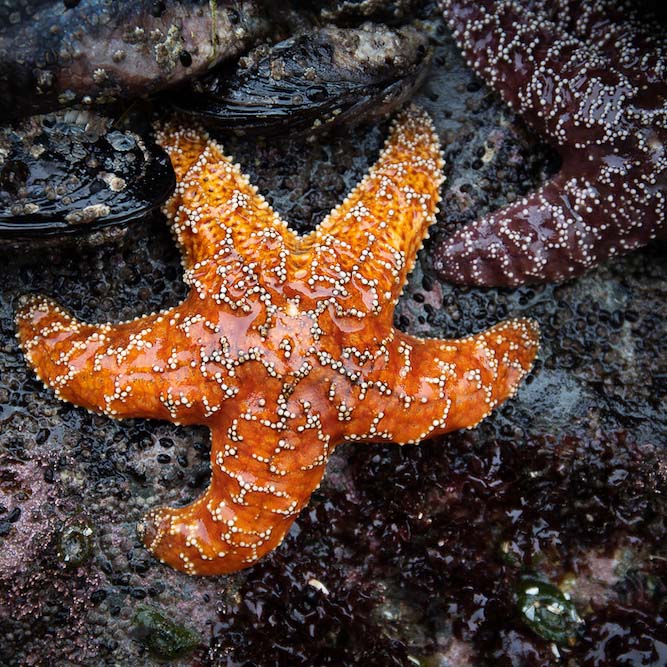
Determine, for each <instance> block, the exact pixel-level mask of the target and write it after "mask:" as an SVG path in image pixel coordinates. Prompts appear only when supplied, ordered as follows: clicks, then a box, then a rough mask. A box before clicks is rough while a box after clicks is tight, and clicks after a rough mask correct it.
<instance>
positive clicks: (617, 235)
mask: <svg viewBox="0 0 667 667" xmlns="http://www.w3.org/2000/svg"><path fill="white" fill-rule="evenodd" d="M594 166H595V168H594V169H592V170H591V169H590V168H589V169H582V167H581V165H580V164H578V163H577V162H576V161H575V158H573V160H572V162H568V163H566V164H564V166H563V168H562V169H561V171H560V172H559V173H558V175H557V176H556V177H554V178H553V179H551V180H550V181H548V182H547V183H546V184H545V185H544V186H543V187H541V188H540V189H538V190H536V191H535V192H533V193H532V194H531V195H529V196H527V197H525V198H523V199H521V200H519V201H517V202H516V203H514V204H512V205H510V206H507V207H505V208H502V209H500V210H498V211H495V212H493V213H491V214H489V215H487V216H484V217H482V218H480V219H479V220H477V221H476V222H474V223H472V224H469V225H466V226H465V227H463V228H462V229H460V230H458V231H457V232H455V233H454V234H453V235H452V236H451V237H449V238H448V239H447V240H446V242H445V243H444V244H442V245H441V246H439V247H438V248H436V250H435V252H434V259H433V262H434V266H435V268H436V270H437V271H438V272H439V273H440V274H441V275H442V276H443V277H444V278H445V279H446V280H449V281H451V282H455V283H460V284H467V285H470V284H474V285H485V286H489V285H495V286H515V285H521V284H526V283H528V284H529V283H539V282H544V281H549V282H560V281H563V280H567V279H569V278H574V277H576V276H579V275H581V274H583V273H585V272H586V271H587V270H588V269H590V268H591V266H593V265H594V264H597V263H600V262H603V261H605V260H606V259H607V258H609V257H613V256H615V255H617V254H621V253H625V252H629V251H630V250H634V249H635V248H638V247H640V246H642V245H645V244H646V243H648V242H649V241H650V240H652V239H655V238H656V237H657V236H659V235H660V233H661V231H662V232H663V233H664V230H665V224H664V217H663V214H662V213H661V211H663V210H665V203H666V198H665V195H661V194H660V193H659V191H657V190H656V189H655V186H654V184H651V182H650V181H648V182H643V180H642V178H641V177H640V176H636V172H637V171H638V168H637V167H635V166H634V165H632V164H629V163H628V161H627V160H624V159H622V158H619V159H618V160H617V161H616V163H615V164H611V165H610V164H604V163H603V164H595V165H594ZM640 169H641V167H640ZM664 178H665V180H666V182H667V161H666V162H665V174H664Z"/></svg>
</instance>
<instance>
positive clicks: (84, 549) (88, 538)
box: [57, 522, 93, 568]
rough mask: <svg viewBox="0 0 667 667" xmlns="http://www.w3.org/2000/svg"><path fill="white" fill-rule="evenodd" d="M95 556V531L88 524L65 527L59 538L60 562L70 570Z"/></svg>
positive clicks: (58, 554) (74, 524)
mask: <svg viewBox="0 0 667 667" xmlns="http://www.w3.org/2000/svg"><path fill="white" fill-rule="evenodd" d="M92 555H93V529H92V527H91V526H89V525H88V524H87V523H85V522H83V523H79V522H77V523H71V524H69V525H66V526H64V527H63V528H62V529H61V531H60V532H59V533H58V537H57V556H58V560H60V561H61V562H62V563H64V564H65V565H66V566H67V567H68V568H75V567H79V566H80V565H83V564H84V563H85V562H87V561H88V560H89V559H90V557H91V556H92Z"/></svg>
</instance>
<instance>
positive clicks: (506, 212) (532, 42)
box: [434, 0, 667, 286]
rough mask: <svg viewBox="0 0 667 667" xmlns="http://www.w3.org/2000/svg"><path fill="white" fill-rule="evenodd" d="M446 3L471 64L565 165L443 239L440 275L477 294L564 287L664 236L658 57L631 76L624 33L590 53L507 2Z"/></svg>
mask: <svg viewBox="0 0 667 667" xmlns="http://www.w3.org/2000/svg"><path fill="white" fill-rule="evenodd" d="M442 4H443V7H444V9H445V15H446V16H447V18H448V19H449V22H450V25H451V26H452V28H453V29H454V35H455V38H456V39H457V41H458V42H459V45H460V46H461V47H462V49H463V51H464V53H465V54H466V56H467V57H468V62H469V64H470V65H471V66H472V67H474V69H475V70H476V71H477V72H478V73H479V74H481V75H482V76H483V77H484V78H485V79H486V81H487V82H488V83H489V84H490V85H491V86H492V87H494V88H496V89H498V90H499V91H500V92H501V94H502V95H503V97H504V99H505V100H506V101H507V102H508V103H509V104H510V105H511V106H513V107H515V108H516V109H517V110H518V111H519V112H520V113H521V114H522V115H523V116H524V117H525V118H526V120H528V121H529V122H530V123H531V124H532V125H533V126H534V127H535V128H537V129H538V130H539V131H541V132H544V133H545V134H547V135H548V136H550V137H551V138H552V139H553V140H554V142H555V143H556V144H558V145H559V146H560V147H561V154H562V156H563V166H562V169H561V171H560V173H559V174H557V175H556V176H555V177H554V178H553V179H551V180H550V181H549V182H548V183H546V184H545V185H544V186H543V187H542V188H540V189H539V190H538V191H536V192H535V193H533V194H532V195H530V196H528V197H526V198H525V199H523V200H521V201H519V202H517V203H515V204H512V205H510V206H508V207H505V208H503V209H501V210H499V211H496V212H494V213H492V214H490V215H487V216H485V217H482V218H481V219H479V220H478V221H476V222H474V223H472V224H470V225H467V226H466V227H465V228H463V229H461V230H459V231H458V232H456V233H455V234H453V235H452V236H451V237H449V238H447V239H445V240H444V242H443V243H441V244H440V245H439V246H438V247H437V248H436V249H435V252H434V265H435V268H436V270H437V271H438V272H439V273H440V275H441V276H442V277H443V278H445V279H447V280H450V281H452V282H458V283H466V284H477V285H508V286H511V285H518V284H523V283H537V282H543V281H554V282H555V281H561V280H565V279H568V278H571V277H574V276H577V275H580V274H582V273H584V272H585V271H586V270H588V269H590V268H591V267H592V266H594V265H596V264H599V263H601V262H603V261H605V260H606V259H607V258H609V257H611V256H613V255H615V254H618V253H622V252H627V251H629V250H632V249H634V248H637V247H639V246H640V245H644V244H646V243H647V242H649V241H650V240H651V239H654V238H656V236H658V235H660V234H662V233H664V229H665V227H666V225H665V218H666V215H667V151H665V143H666V142H667V107H666V106H665V104H664V99H665V98H666V97H667V86H665V84H664V82H657V83H656V81H655V74H654V72H655V71H656V69H657V70H660V68H661V67H662V68H664V66H665V56H664V52H663V53H662V55H660V54H659V53H658V51H655V52H653V53H652V54H649V55H650V57H644V56H642V57H641V58H640V59H639V62H635V64H634V67H633V68H629V66H628V64H627V63H628V62H630V61H633V58H632V57H630V56H632V54H635V56H636V55H637V54H636V51H635V50H633V49H632V48H630V47H631V46H632V39H633V34H632V31H630V33H629V34H628V33H627V32H624V31H623V30H621V31H619V33H618V36H619V39H617V40H615V41H614V43H613V45H610V44H607V45H606V46H605V48H604V49H595V48H591V47H590V46H589V45H588V44H586V43H584V42H583V41H581V39H580V38H579V37H578V36H577V35H576V34H570V33H563V32H562V30H563V28H562V27H561V30H560V32H559V29H558V27H557V25H556V23H554V21H552V20H550V19H549V18H547V16H546V15H544V14H542V13H540V12H538V11H534V12H533V11H531V10H530V8H529V7H522V8H519V7H518V4H517V3H516V2H512V1H510V0H503V1H501V2H498V3H491V2H489V1H483V2H472V1H471V0H447V1H446V2H443V3H442ZM530 4H532V5H535V4H538V3H530ZM545 4H549V3H545ZM554 20H555V19H554ZM577 29H578V30H579V31H580V33H581V34H582V35H585V34H586V33H587V31H590V30H591V28H590V26H589V27H587V26H584V25H580V26H578V28H577ZM621 44H624V45H625V46H624V47H623V49H622V53H621V52H620V51H619V49H621ZM628 58H629V60H628ZM619 63H622V64H619ZM640 63H642V64H640ZM649 81H650V84H651V85H650V86H648V85H647V83H648V82H649ZM661 99H662V100H663V102H660V100H661Z"/></svg>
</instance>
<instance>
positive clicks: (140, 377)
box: [16, 296, 200, 423]
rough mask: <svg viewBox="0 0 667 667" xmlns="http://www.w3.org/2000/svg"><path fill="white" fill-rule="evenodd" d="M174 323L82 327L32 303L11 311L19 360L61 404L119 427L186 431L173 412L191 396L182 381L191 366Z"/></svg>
mask: <svg viewBox="0 0 667 667" xmlns="http://www.w3.org/2000/svg"><path fill="white" fill-rule="evenodd" d="M178 319H179V314H178V311H177V309H172V310H171V311H164V312H162V313H156V314H153V315H149V316H146V317H142V318H140V319H137V320H133V321H131V322H123V323H120V324H101V325H93V324H86V323H84V322H81V321H79V320H77V319H75V318H74V317H72V315H70V314H69V313H67V312H65V311H64V310H63V309H62V308H61V307H60V306H59V305H58V304H57V303H55V302H54V301H51V300H50V299H47V298H46V297H42V296H35V297H30V298H28V299H26V300H25V302H24V304H23V305H22V306H21V308H20V309H19V310H18V312H17V315H16V324H17V336H18V339H19V343H20V345H21V347H22V349H23V352H24V354H25V356H26V358H27V359H28V361H29V362H30V364H31V366H32V367H33V368H34V369H35V372H36V373H37V375H38V377H39V378H40V379H41V380H42V382H43V383H44V384H45V385H46V386H47V387H50V388H51V389H53V390H54V391H55V394H56V396H57V397H58V398H60V399H61V400H64V401H69V402H71V403H74V404H75V405H79V406H81V407H84V408H87V409H88V410H92V411H94V412H103V413H104V414H107V415H109V416H111V417H115V418H119V419H120V418H123V417H145V418H154V419H169V420H171V421H174V419H175V417H177V418H179V420H180V421H182V422H183V423H191V422H190V420H189V419H187V416H186V415H185V414H182V412H181V411H180V408H181V407H183V406H187V405H190V404H192V402H194V400H195V396H192V395H190V392H189V391H188V388H189V389H190V390H191V389H192V387H190V386H189V385H190V383H188V382H185V381H184V380H186V379H187V377H188V376H189V375H190V374H191V373H192V368H191V363H192V360H191V355H190V352H188V348H185V350H184V348H183V346H182V345H181V343H183V342H184V336H185V335H184V333H183V332H181V331H179V330H178V328H177V326H176V325H177V324H178ZM176 387H180V388H181V390H179V391H178V392H177V391H176V389H172V388H176ZM174 392H176V393H174ZM196 398H200V396H199V395H197V396H196ZM177 408H179V410H178V412H176V410H177ZM195 423H197V420H195Z"/></svg>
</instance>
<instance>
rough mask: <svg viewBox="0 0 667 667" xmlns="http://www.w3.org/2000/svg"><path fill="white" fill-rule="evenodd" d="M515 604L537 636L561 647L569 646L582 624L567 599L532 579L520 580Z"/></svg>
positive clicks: (553, 588) (545, 583)
mask: <svg viewBox="0 0 667 667" xmlns="http://www.w3.org/2000/svg"><path fill="white" fill-rule="evenodd" d="M517 605H518V608H519V613H520V614H521V618H522V619H523V622H524V623H525V624H526V625H527V626H528V627H529V628H530V629H531V630H532V631H533V632H535V633H536V634H538V635H540V637H543V638H544V639H547V640H548V641H552V642H554V643H556V644H559V645H561V646H572V645H574V643H575V642H576V641H577V635H578V633H579V630H580V629H581V627H582V624H583V621H582V619H581V617H580V616H579V614H578V613H577V610H576V609H575V606H574V603H573V602H572V600H571V599H570V596H569V595H567V594H566V593H563V592H562V591H561V590H560V589H559V588H557V587H556V586H554V585H553V584H551V583H549V582H547V581H543V580H541V579H538V578H537V577H534V576H524V577H521V580H520V582H519V587H518V591H517Z"/></svg>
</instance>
